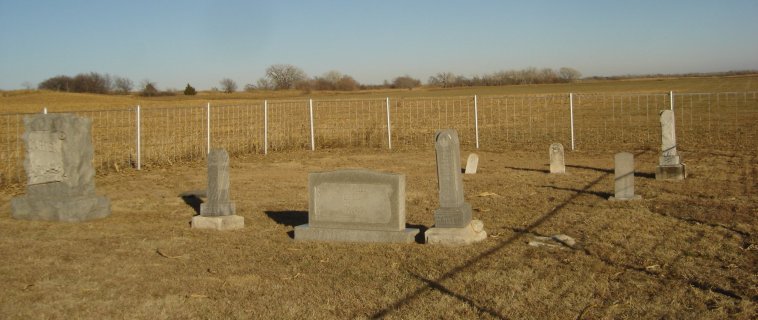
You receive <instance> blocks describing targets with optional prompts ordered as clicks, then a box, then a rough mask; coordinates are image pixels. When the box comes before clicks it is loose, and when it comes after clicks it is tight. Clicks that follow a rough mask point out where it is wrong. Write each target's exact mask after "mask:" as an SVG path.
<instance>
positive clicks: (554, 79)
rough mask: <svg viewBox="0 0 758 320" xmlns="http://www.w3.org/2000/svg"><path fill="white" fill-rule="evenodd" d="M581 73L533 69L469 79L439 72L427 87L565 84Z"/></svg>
mask: <svg viewBox="0 0 758 320" xmlns="http://www.w3.org/2000/svg"><path fill="white" fill-rule="evenodd" d="M581 77H582V74H581V72H579V71H577V70H576V69H574V68H569V67H563V68H560V69H558V70H554V69H550V68H543V69H537V68H534V67H530V68H526V69H522V70H507V71H499V72H495V73H490V74H484V75H475V76H473V77H471V78H468V77H465V76H461V75H456V74H454V73H452V72H440V73H437V74H436V75H433V76H431V77H429V80H428V81H427V85H429V86H432V87H441V88H450V87H471V86H507V85H520V84H543V83H566V82H572V81H575V80H578V79H580V78H581Z"/></svg>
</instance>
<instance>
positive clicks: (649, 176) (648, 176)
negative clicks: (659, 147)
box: [566, 164, 655, 179]
mask: <svg viewBox="0 0 758 320" xmlns="http://www.w3.org/2000/svg"><path fill="white" fill-rule="evenodd" d="M566 167H569V168H577V169H585V170H592V171H598V172H603V173H609V174H613V173H614V172H613V169H605V168H595V167H588V166H580V165H574V164H567V165H566ZM634 176H635V177H639V178H646V179H655V173H650V172H636V171H635V172H634Z"/></svg>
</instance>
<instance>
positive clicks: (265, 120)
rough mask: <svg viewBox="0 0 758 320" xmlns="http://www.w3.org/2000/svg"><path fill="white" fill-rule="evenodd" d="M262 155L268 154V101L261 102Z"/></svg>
mask: <svg viewBox="0 0 758 320" xmlns="http://www.w3.org/2000/svg"><path fill="white" fill-rule="evenodd" d="M263 154H268V100H263Z"/></svg>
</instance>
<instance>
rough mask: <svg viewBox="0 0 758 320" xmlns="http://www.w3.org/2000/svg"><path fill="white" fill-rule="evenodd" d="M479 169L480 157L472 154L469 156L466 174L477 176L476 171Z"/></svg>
mask: <svg viewBox="0 0 758 320" xmlns="http://www.w3.org/2000/svg"><path fill="white" fill-rule="evenodd" d="M478 168H479V155H477V154H476V153H472V154H469V155H468V159H466V171H465V172H464V173H465V174H476V170H477V169H478Z"/></svg>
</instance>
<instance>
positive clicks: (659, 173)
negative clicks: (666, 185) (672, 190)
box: [655, 163, 687, 180]
mask: <svg viewBox="0 0 758 320" xmlns="http://www.w3.org/2000/svg"><path fill="white" fill-rule="evenodd" d="M685 178H687V170H686V168H685V166H684V164H683V163H682V164H680V165H676V166H658V167H656V168H655V180H684V179H685Z"/></svg>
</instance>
